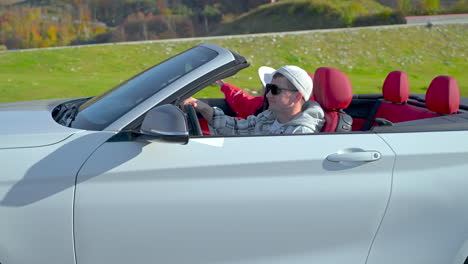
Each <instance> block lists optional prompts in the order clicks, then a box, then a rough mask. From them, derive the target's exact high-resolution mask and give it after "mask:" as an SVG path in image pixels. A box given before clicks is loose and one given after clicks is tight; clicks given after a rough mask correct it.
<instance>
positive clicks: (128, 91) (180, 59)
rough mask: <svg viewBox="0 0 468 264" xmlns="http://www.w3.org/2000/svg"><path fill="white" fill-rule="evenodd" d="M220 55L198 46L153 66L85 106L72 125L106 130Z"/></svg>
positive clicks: (82, 106) (81, 108) (80, 109)
mask: <svg viewBox="0 0 468 264" xmlns="http://www.w3.org/2000/svg"><path fill="white" fill-rule="evenodd" d="M217 55H218V53H217V52H216V51H214V50H211V49H209V48H206V47H202V46H198V47H195V48H192V49H190V50H188V51H186V52H184V53H181V54H179V55H177V56H175V57H172V58H170V59H169V60H166V61H164V62H162V63H160V64H158V65H156V66H153V67H152V68H150V69H148V70H146V71H144V72H142V73H140V74H138V75H137V76H135V77H133V78H132V79H130V80H127V81H125V82H124V83H122V84H120V85H118V86H116V87H114V88H113V89H111V90H109V91H107V92H105V93H104V94H102V95H100V96H97V97H94V98H93V99H91V100H89V101H88V102H86V103H84V104H83V105H81V107H80V108H79V112H78V114H77V115H76V118H75V120H74V121H73V123H72V124H71V126H72V127H75V128H83V129H88V130H102V129H104V128H106V127H107V126H108V125H110V124H111V123H112V122H114V121H115V120H117V119H118V118H119V117H121V116H122V115H124V114H125V113H127V112H128V111H130V110H131V109H133V108H134V107H135V106H136V105H138V104H139V103H141V102H143V101H144V100H146V99H148V98H149V97H151V96H152V95H154V94H155V93H157V92H158V91H160V90H161V89H163V88H164V87H166V86H168V85H169V84H171V83H173V82H174V81H176V80H177V79H179V78H181V77H182V76H184V75H186V74H187V73H189V72H191V71H192V70H194V69H196V68H198V67H199V66H201V65H203V64H205V63H206V62H208V61H210V60H212V59H214V58H215V57H216V56H217Z"/></svg>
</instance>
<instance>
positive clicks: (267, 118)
mask: <svg viewBox="0 0 468 264" xmlns="http://www.w3.org/2000/svg"><path fill="white" fill-rule="evenodd" d="M312 88H313V87H312V79H311V78H310V76H309V75H308V74H307V72H306V71H304V70H303V69H301V68H299V67H297V66H291V65H287V66H283V67H281V68H279V69H278V70H276V71H275V73H274V74H273V78H272V80H271V83H269V84H267V85H266V97H267V99H268V102H269V108H268V110H266V111H264V112H262V113H260V114H259V115H257V116H253V115H251V116H248V117H247V119H240V120H238V119H236V118H234V117H230V116H226V115H225V114H224V112H223V111H222V110H221V109H219V108H216V107H215V108H213V107H211V106H209V105H208V104H206V103H204V102H202V101H199V100H197V99H194V98H188V99H187V100H185V101H184V105H186V104H192V105H193V106H194V107H195V108H196V109H197V110H198V111H199V112H200V113H201V114H202V115H203V117H204V118H205V119H206V120H207V121H208V123H209V124H210V126H211V127H212V128H213V133H212V134H214V135H225V136H229V135H274V134H303V133H314V132H318V131H320V129H321V128H322V126H323V124H324V123H325V120H324V117H325V114H324V112H323V110H322V108H321V107H320V105H319V104H318V103H317V102H315V101H308V100H309V98H310V96H311V94H312Z"/></svg>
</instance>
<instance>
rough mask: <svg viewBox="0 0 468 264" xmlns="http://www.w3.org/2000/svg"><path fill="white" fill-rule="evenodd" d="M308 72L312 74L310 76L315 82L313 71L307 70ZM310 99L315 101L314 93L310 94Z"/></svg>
mask: <svg viewBox="0 0 468 264" xmlns="http://www.w3.org/2000/svg"><path fill="white" fill-rule="evenodd" d="M307 74H308V75H309V76H310V78H311V79H312V82H313V81H314V75H313V74H312V73H310V72H307ZM309 101H315V97H314V93H312V94H311V95H310V98H309Z"/></svg>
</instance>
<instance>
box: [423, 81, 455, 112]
mask: <svg viewBox="0 0 468 264" xmlns="http://www.w3.org/2000/svg"><path fill="white" fill-rule="evenodd" d="M426 106H427V108H428V109H429V110H431V111H434V112H436V113H439V114H453V113H456V112H458V109H459V107H460V89H459V88H458V84H457V81H456V80H455V78H453V77H450V76H437V77H435V78H434V80H432V82H431V85H429V88H428V89H427V92H426Z"/></svg>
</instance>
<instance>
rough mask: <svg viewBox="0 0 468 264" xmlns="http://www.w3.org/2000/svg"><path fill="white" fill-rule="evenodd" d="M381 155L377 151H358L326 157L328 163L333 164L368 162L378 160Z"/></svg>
mask: <svg viewBox="0 0 468 264" xmlns="http://www.w3.org/2000/svg"><path fill="white" fill-rule="evenodd" d="M381 157H382V154H380V152H378V151H358V152H345V153H334V154H331V155H328V156H327V160H328V161H333V162H370V161H376V160H379V159H380V158H381Z"/></svg>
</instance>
